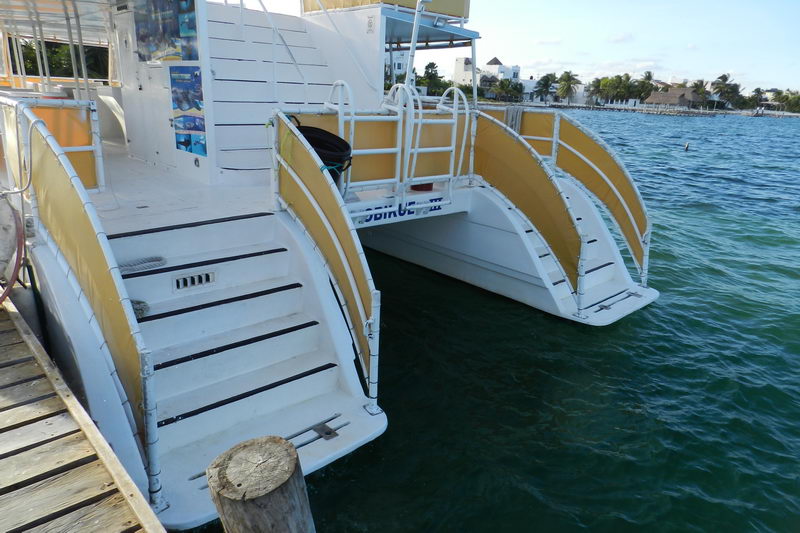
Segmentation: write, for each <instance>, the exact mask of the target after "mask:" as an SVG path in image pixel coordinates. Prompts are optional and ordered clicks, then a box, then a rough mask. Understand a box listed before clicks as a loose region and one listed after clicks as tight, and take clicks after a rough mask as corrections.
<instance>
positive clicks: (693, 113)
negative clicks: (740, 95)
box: [522, 103, 800, 118]
mask: <svg viewBox="0 0 800 533" xmlns="http://www.w3.org/2000/svg"><path fill="white" fill-rule="evenodd" d="M522 105H524V106H525V107H536V108H552V109H580V110H585V111H616V112H621V113H643V114H646V115H666V116H673V117H674V116H684V117H715V116H717V115H738V116H743V117H753V118H761V117H769V118H800V113H789V112H787V111H763V112H762V113H759V114H756V113H755V110H753V109H742V110H730V109H717V110H711V109H708V110H706V109H686V108H676V109H670V108H665V107H661V108H652V107H640V106H635V107H634V106H618V105H605V106H588V105H566V104H561V103H556V104H553V103H550V104H530V103H522Z"/></svg>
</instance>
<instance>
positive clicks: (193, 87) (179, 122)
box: [169, 66, 207, 157]
mask: <svg viewBox="0 0 800 533" xmlns="http://www.w3.org/2000/svg"><path fill="white" fill-rule="evenodd" d="M169 82H170V87H171V89H172V124H173V127H174V128H175V148H177V149H178V150H183V151H184V152H190V153H193V154H196V155H200V156H203V157H206V155H207V150H206V119H205V114H204V112H203V80H202V77H201V74H200V67H186V66H180V67H169Z"/></svg>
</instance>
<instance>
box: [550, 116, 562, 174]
mask: <svg viewBox="0 0 800 533" xmlns="http://www.w3.org/2000/svg"><path fill="white" fill-rule="evenodd" d="M553 115H555V119H554V120H553V146H552V149H553V150H552V153H553V157H552V158H553V166H555V165H556V161H557V160H558V144H559V143H560V142H561V141H560V140H559V137H560V134H561V114H560V113H558V111H555V112H554V113H553Z"/></svg>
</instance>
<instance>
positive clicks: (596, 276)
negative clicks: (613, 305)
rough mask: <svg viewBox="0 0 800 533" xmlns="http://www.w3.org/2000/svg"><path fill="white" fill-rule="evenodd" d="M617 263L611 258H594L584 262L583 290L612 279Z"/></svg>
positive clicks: (617, 266)
mask: <svg viewBox="0 0 800 533" xmlns="http://www.w3.org/2000/svg"><path fill="white" fill-rule="evenodd" d="M618 268H619V265H618V264H617V263H615V262H614V260H613V259H607V258H595V259H590V260H588V261H585V262H584V272H586V274H584V277H583V289H584V292H585V291H587V290H589V289H591V288H592V287H597V286H600V285H603V284H605V283H608V282H610V281H611V280H613V279H614V277H615V275H616V273H617V269H618Z"/></svg>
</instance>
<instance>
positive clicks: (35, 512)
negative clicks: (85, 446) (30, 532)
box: [0, 461, 117, 531]
mask: <svg viewBox="0 0 800 533" xmlns="http://www.w3.org/2000/svg"><path fill="white" fill-rule="evenodd" d="M116 491H117V485H116V484H115V483H114V481H113V480H112V479H111V476H109V475H108V472H107V471H106V468H105V466H104V465H103V463H102V462H100V461H95V462H93V463H89V464H87V465H83V466H79V467H78V468H73V469H72V470H68V471H67V472H64V473H63V474H58V475H56V476H53V477H51V478H47V479H44V480H42V481H39V482H38V483H34V484H33V485H29V486H27V487H23V488H21V489H19V490H15V491H13V492H9V493H8V494H4V495H2V496H0V509H2V510H3V513H2V514H0V531H10V530H14V529H18V530H22V529H26V526H34V525H38V524H39V523H41V522H42V521H48V517H53V518H56V517H57V516H58V515H59V514H61V513H64V512H71V511H72V510H74V509H78V508H80V507H83V506H85V505H89V504H91V503H93V502H96V501H97V500H98V499H100V498H102V497H103V496H104V495H110V494H112V493H114V492H116Z"/></svg>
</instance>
